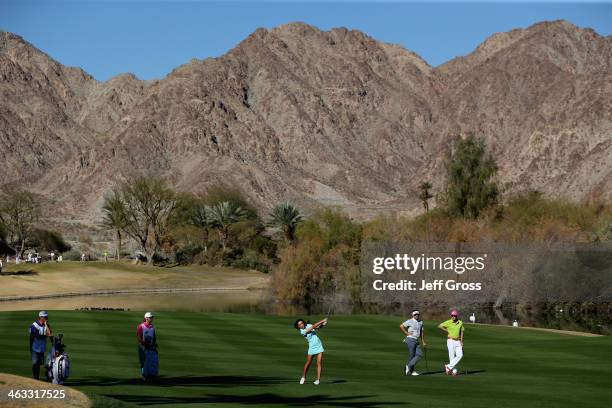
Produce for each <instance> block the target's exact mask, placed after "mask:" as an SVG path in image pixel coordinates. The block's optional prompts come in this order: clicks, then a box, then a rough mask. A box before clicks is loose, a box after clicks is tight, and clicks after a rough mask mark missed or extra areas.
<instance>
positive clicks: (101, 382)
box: [67, 375, 295, 387]
mask: <svg viewBox="0 0 612 408" xmlns="http://www.w3.org/2000/svg"><path fill="white" fill-rule="evenodd" d="M292 382H295V381H292V380H288V379H286V378H276V377H255V376H230V375H219V376H201V377H196V376H185V377H159V378H157V379H156V380H152V381H147V382H144V381H142V379H140V378H127V379H126V378H111V377H95V378H84V379H82V380H77V381H70V382H69V383H68V384H67V385H70V386H75V387H80V386H102V387H103V386H115V385H154V386H161V387H189V386H194V387H235V386H237V385H241V386H261V385H277V384H287V383H292Z"/></svg>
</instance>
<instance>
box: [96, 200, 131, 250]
mask: <svg viewBox="0 0 612 408" xmlns="http://www.w3.org/2000/svg"><path fill="white" fill-rule="evenodd" d="M102 212H103V213H104V216H103V218H102V225H103V226H104V227H105V228H106V229H109V230H112V231H113V232H115V237H116V242H117V245H116V246H115V258H116V259H117V260H119V258H120V256H121V231H123V230H124V229H125V227H126V226H127V225H128V223H129V221H128V217H127V213H126V208H125V203H124V202H123V198H122V197H121V193H120V192H119V191H118V190H114V191H113V193H112V195H110V196H108V197H106V198H105V199H104V205H103V206H102Z"/></svg>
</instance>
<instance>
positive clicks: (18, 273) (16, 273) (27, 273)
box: [0, 271, 38, 276]
mask: <svg viewBox="0 0 612 408" xmlns="http://www.w3.org/2000/svg"><path fill="white" fill-rule="evenodd" d="M34 275H38V272H34V271H10V272H7V271H3V272H2V273H0V276H34Z"/></svg>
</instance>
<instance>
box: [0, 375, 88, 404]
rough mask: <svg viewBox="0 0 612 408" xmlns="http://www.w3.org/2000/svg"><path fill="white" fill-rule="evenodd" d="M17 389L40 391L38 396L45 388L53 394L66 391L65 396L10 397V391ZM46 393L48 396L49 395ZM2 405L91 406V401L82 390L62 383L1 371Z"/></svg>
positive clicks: (0, 395) (0, 392) (0, 396)
mask: <svg viewBox="0 0 612 408" xmlns="http://www.w3.org/2000/svg"><path fill="white" fill-rule="evenodd" d="M11 390H13V391H17V390H22V391H21V392H23V390H32V397H34V396H35V394H34V392H35V391H38V396H39V397H42V396H43V392H42V391H43V390H47V391H51V393H49V394H51V395H54V396H57V397H59V396H61V394H60V392H61V391H63V392H64V393H65V397H64V398H25V399H24V398H10V397H9V396H8V395H9V392H10V391H11ZM49 394H47V393H45V394H44V396H45V397H46V396H47V395H49ZM0 406H1V407H3V408H16V407H36V408H42V407H44V408H47V407H48V408H55V407H57V408H89V407H91V401H89V398H87V396H85V394H83V393H82V392H80V391H77V390H74V389H72V388H70V387H64V386H62V385H54V384H50V383H47V382H42V381H36V380H34V379H31V378H25V377H19V376H16V375H11V374H2V373H0Z"/></svg>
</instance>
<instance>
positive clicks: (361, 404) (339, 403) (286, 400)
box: [106, 394, 406, 408]
mask: <svg viewBox="0 0 612 408" xmlns="http://www.w3.org/2000/svg"><path fill="white" fill-rule="evenodd" d="M106 397H109V398H114V399H117V400H120V401H123V402H128V403H132V404H137V405H164V404H239V405H263V406H272V405H284V406H298V407H310V406H317V405H325V406H334V407H347V408H376V407H380V406H389V405H406V404H405V403H401V404H400V403H397V402H383V401H359V400H361V399H364V398H372V397H374V396H373V395H354V396H347V397H332V396H329V395H310V396H308V397H289V396H283V395H278V394H255V395H220V394H210V395H206V396H201V397H186V396H183V397H181V396H176V397H168V396H152V395H106Z"/></svg>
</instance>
